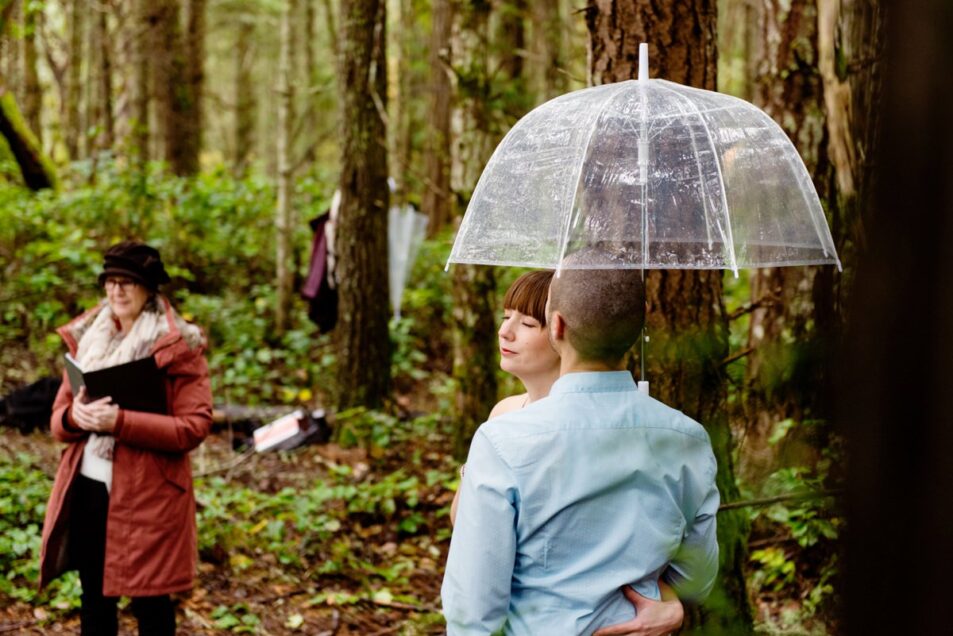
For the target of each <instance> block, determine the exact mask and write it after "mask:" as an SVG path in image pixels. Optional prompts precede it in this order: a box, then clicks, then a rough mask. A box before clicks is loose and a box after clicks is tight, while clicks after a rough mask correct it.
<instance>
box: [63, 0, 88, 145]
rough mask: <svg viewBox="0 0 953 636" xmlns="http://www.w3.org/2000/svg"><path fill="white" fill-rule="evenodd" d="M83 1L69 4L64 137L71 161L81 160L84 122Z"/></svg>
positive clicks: (78, 0)
mask: <svg viewBox="0 0 953 636" xmlns="http://www.w3.org/2000/svg"><path fill="white" fill-rule="evenodd" d="M85 6H86V4H85V3H84V2H82V0H72V1H71V2H70V3H69V16H68V30H69V61H68V64H69V67H68V69H67V72H66V86H67V89H66V105H65V106H66V107H65V109H64V110H65V112H66V121H65V122H64V124H63V137H64V139H65V140H66V152H67V153H68V154H69V157H70V159H72V160H74V161H75V160H77V159H79V158H80V156H81V155H80V136H81V133H82V129H83V122H82V118H81V114H80V103H81V101H82V93H81V91H82V84H81V81H80V80H81V77H82V75H81V73H82V68H83V42H84V41H85V38H84V37H83V33H84V27H85V24H86V20H85V19H84V17H85V11H84V8H85Z"/></svg>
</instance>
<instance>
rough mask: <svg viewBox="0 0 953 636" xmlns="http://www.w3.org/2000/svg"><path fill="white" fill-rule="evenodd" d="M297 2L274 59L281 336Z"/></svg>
mask: <svg viewBox="0 0 953 636" xmlns="http://www.w3.org/2000/svg"><path fill="white" fill-rule="evenodd" d="M297 4H298V3H297V0H286V1H285V6H284V9H283V11H282V13H281V35H280V37H281V51H280V53H279V57H278V90H277V92H278V144H277V146H278V148H277V150H278V209H277V211H276V216H275V266H276V267H275V285H276V287H277V297H276V301H275V330H276V331H277V333H278V335H281V334H283V333H284V332H285V330H286V329H287V328H288V324H289V315H290V312H291V297H292V293H293V291H294V267H293V254H292V250H293V246H294V241H293V240H292V239H293V236H294V230H295V223H294V216H295V215H294V207H293V203H292V201H291V198H292V197H291V195H292V193H293V183H292V176H293V175H292V173H293V168H292V158H291V151H292V142H293V139H292V130H293V127H294V98H295V91H294V81H293V80H292V60H293V59H294V46H295V38H294V30H293V28H292V20H293V16H294V14H295V11H296V10H297Z"/></svg>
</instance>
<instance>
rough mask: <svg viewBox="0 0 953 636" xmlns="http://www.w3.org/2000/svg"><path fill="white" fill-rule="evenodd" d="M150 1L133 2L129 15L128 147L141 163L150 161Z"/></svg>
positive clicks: (151, 30) (151, 33)
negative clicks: (131, 82) (130, 28)
mask: <svg viewBox="0 0 953 636" xmlns="http://www.w3.org/2000/svg"><path fill="white" fill-rule="evenodd" d="M150 4H151V0H136V2H135V4H134V7H135V9H134V10H133V15H132V20H131V22H132V24H133V27H132V67H133V90H132V95H133V97H132V102H133V105H132V120H131V123H132V125H131V136H132V138H131V144H132V151H133V155H134V157H135V158H136V160H137V161H138V162H139V163H140V165H141V164H144V163H145V162H147V161H149V159H150V158H151V152H150V150H151V143H150V137H151V135H150V126H149V104H150V103H151V101H152V100H151V97H152V91H151V86H152V81H151V79H152V73H153V71H152V63H151V60H150V55H149V52H150V46H149V44H150V42H151V41H152V40H153V37H154V36H153V31H154V28H155V24H153V23H152V22H151V21H150V16H151V12H150V10H149V5H150Z"/></svg>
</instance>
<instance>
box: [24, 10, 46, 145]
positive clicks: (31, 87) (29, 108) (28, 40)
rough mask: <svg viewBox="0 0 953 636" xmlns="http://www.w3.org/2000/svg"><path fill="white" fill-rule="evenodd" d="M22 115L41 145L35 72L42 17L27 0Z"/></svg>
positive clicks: (40, 94)
mask: <svg viewBox="0 0 953 636" xmlns="http://www.w3.org/2000/svg"><path fill="white" fill-rule="evenodd" d="M22 14H23V56H22V57H21V60H22V62H23V69H22V71H21V77H22V78H23V115H24V117H25V118H26V123H27V124H28V125H29V126H30V129H31V130H32V131H33V132H34V133H35V134H36V138H37V140H38V141H39V142H40V145H41V146H42V145H43V127H42V126H41V124H40V107H41V105H42V103H43V91H42V89H41V87H40V76H39V74H38V72H37V50H36V35H37V30H38V22H39V20H41V19H42V13H41V8H40V6H38V5H37V4H35V3H32V2H27V3H25V4H24V6H23V12H22Z"/></svg>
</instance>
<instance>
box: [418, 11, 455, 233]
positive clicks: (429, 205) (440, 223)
mask: <svg viewBox="0 0 953 636" xmlns="http://www.w3.org/2000/svg"><path fill="white" fill-rule="evenodd" d="M452 7H453V4H452V3H451V0H434V1H433V4H432V11H431V36H430V90H429V91H428V95H429V104H428V107H427V112H428V121H429V122H430V135H429V136H428V141H427V147H426V149H425V161H426V170H427V173H426V179H425V182H424V194H423V201H422V203H421V207H422V209H423V212H424V213H425V214H426V215H427V217H428V218H429V219H430V222H429V224H428V226H427V229H428V232H429V233H430V235H431V236H433V235H435V234H436V233H437V232H439V231H440V229H441V228H443V227H444V226H445V225H446V224H447V222H448V221H449V220H450V215H451V210H452V205H453V202H452V200H451V198H450V90H451V86H450V80H451V78H450V73H451V71H450V32H451V25H452V15H453V11H452Z"/></svg>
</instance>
